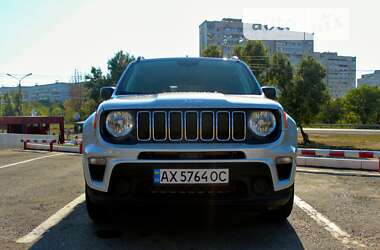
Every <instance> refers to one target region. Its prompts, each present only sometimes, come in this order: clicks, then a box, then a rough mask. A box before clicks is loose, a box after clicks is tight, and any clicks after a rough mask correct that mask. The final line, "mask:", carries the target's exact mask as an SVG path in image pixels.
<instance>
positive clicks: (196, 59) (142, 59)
mask: <svg viewBox="0 0 380 250" xmlns="http://www.w3.org/2000/svg"><path fill="white" fill-rule="evenodd" d="M157 61H158V62H159V61H192V62H194V61H217V62H220V61H227V62H239V61H240V60H239V59H238V58H217V57H162V58H149V59H145V58H137V60H136V62H157Z"/></svg>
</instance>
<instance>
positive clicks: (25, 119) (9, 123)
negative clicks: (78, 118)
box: [0, 116, 65, 144]
mask: <svg viewBox="0 0 380 250" xmlns="http://www.w3.org/2000/svg"><path fill="white" fill-rule="evenodd" d="M51 124H59V136H58V140H59V143H62V144H63V143H64V142H65V137H64V135H65V132H64V120H63V116H0V127H3V128H5V130H6V132H7V133H14V134H40V135H47V134H49V131H50V125H51Z"/></svg>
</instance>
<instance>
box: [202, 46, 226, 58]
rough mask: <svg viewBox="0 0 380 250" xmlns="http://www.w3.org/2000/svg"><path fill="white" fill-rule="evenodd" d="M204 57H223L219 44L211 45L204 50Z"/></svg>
mask: <svg viewBox="0 0 380 250" xmlns="http://www.w3.org/2000/svg"><path fill="white" fill-rule="evenodd" d="M202 56H203V57H223V53H222V50H221V49H220V48H219V46H218V45H210V46H208V47H207V48H206V49H204V50H203V51H202Z"/></svg>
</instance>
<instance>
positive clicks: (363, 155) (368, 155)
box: [359, 152, 373, 158]
mask: <svg viewBox="0 0 380 250" xmlns="http://www.w3.org/2000/svg"><path fill="white" fill-rule="evenodd" d="M359 158H373V152H359Z"/></svg>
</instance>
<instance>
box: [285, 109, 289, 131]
mask: <svg viewBox="0 0 380 250" xmlns="http://www.w3.org/2000/svg"><path fill="white" fill-rule="evenodd" d="M284 126H285V128H288V127H289V125H288V117H287V114H286V112H284Z"/></svg>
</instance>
